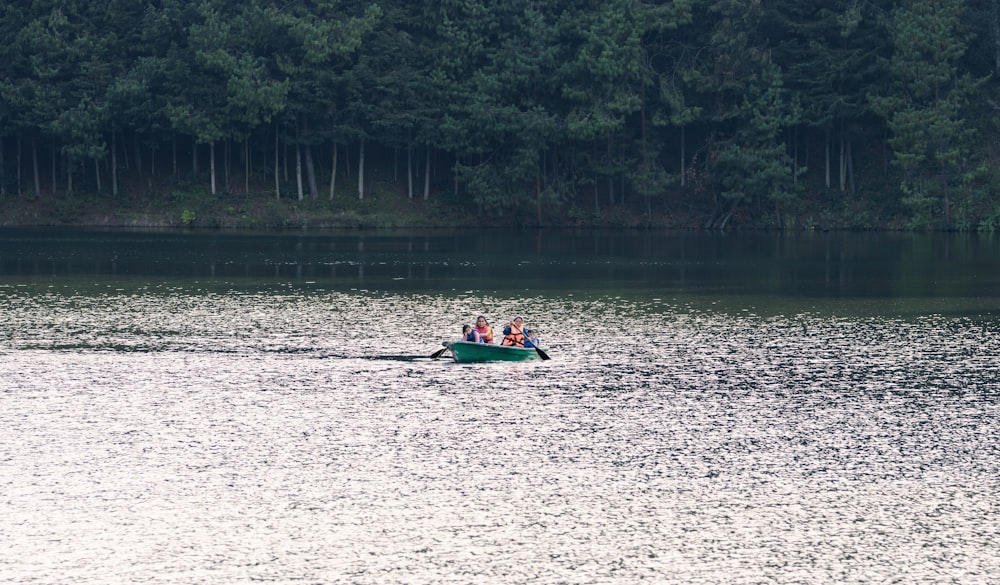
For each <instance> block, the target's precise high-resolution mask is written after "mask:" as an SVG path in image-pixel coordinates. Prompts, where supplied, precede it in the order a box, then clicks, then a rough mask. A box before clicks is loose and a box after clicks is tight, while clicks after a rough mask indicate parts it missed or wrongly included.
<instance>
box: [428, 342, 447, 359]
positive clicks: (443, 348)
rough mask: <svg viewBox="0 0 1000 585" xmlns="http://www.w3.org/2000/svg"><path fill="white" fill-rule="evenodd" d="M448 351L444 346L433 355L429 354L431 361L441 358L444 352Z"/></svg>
mask: <svg viewBox="0 0 1000 585" xmlns="http://www.w3.org/2000/svg"><path fill="white" fill-rule="evenodd" d="M448 349H449V347H448V346H447V345H446V346H444V347H442V348H441V349H439V350H437V351H435V352H434V353H432V354H431V359H432V360H436V359H438V358H439V357H441V355H442V354H444V352H446V351H448Z"/></svg>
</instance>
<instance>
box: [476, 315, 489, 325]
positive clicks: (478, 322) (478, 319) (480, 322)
mask: <svg viewBox="0 0 1000 585" xmlns="http://www.w3.org/2000/svg"><path fill="white" fill-rule="evenodd" d="M486 325H489V322H488V321H486V317H484V316H482V315H480V316H478V317H476V327H485V326H486Z"/></svg>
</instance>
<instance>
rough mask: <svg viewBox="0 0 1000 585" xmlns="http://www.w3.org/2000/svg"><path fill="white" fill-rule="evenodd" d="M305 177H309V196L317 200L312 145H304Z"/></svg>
mask: <svg viewBox="0 0 1000 585" xmlns="http://www.w3.org/2000/svg"><path fill="white" fill-rule="evenodd" d="M305 151H306V178H307V179H309V197H311V198H312V200H313V201H317V200H319V188H318V187H317V186H316V165H314V164H313V155H312V146H310V145H308V144H307V145H306V146H305Z"/></svg>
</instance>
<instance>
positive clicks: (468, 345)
mask: <svg viewBox="0 0 1000 585" xmlns="http://www.w3.org/2000/svg"><path fill="white" fill-rule="evenodd" d="M444 346H445V347H447V348H448V349H450V350H451V355H452V357H454V358H455V361H456V362H459V363H474V362H523V361H528V360H538V359H542V357H541V355H540V354H539V352H538V351H537V350H535V349H524V348H523V347H510V346H506V345H493V344H490V343H476V342H474V341H449V342H446V343H445V344H444Z"/></svg>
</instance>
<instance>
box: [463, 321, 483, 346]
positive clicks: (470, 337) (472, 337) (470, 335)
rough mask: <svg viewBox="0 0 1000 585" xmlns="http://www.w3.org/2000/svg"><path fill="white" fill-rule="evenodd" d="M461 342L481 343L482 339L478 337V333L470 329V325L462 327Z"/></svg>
mask: <svg viewBox="0 0 1000 585" xmlns="http://www.w3.org/2000/svg"><path fill="white" fill-rule="evenodd" d="M462 341H471V342H473V343H482V342H483V338H482V337H480V336H479V332H478V331H476V330H475V329H473V328H472V325H462Z"/></svg>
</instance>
